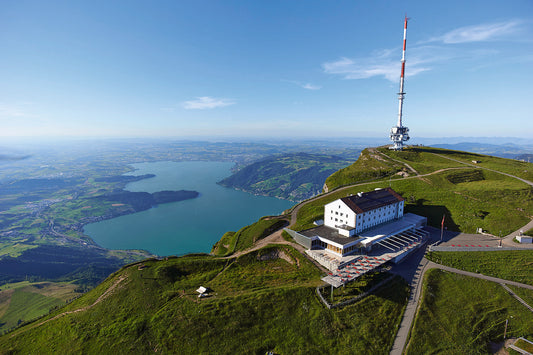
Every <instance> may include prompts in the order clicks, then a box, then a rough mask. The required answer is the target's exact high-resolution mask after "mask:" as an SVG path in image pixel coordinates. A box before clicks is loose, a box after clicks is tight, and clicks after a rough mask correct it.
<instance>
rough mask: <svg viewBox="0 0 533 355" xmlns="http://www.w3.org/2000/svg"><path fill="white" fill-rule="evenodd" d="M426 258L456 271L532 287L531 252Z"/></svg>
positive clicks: (438, 253) (446, 254)
mask: <svg viewBox="0 0 533 355" xmlns="http://www.w3.org/2000/svg"><path fill="white" fill-rule="evenodd" d="M427 258H428V259H429V260H432V261H435V262H437V263H439V264H442V265H447V266H451V267H454V268H456V269H461V270H466V271H470V272H475V273H480V274H483V275H488V276H493V277H498V278H501V279H504V280H511V281H516V282H521V283H525V284H529V285H533V250H513V251H503V250H502V251H498V252H490V251H480V252H475V253H474V252H459V251H456V252H442V251H433V252H430V253H428V255H427Z"/></svg>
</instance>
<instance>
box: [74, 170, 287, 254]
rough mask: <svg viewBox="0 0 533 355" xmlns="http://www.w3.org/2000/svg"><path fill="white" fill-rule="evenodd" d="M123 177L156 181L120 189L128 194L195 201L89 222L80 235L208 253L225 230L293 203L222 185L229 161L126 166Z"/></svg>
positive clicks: (110, 244) (121, 244)
mask: <svg viewBox="0 0 533 355" xmlns="http://www.w3.org/2000/svg"><path fill="white" fill-rule="evenodd" d="M132 166H133V167H134V168H135V169H136V170H135V171H134V172H132V173H129V174H128V175H144V174H155V175H156V177H154V178H150V179H144V180H141V181H137V182H134V183H130V184H128V185H126V190H129V191H145V192H157V191H164V190H194V191H198V192H199V193H200V196H199V197H198V198H195V199H192V200H185V201H179V202H173V203H168V204H162V205H159V206H157V207H154V208H152V209H150V210H147V211H143V212H138V213H134V214H130V215H126V216H121V217H117V218H113V219H108V220H105V221H102V222H98V223H91V224H88V225H86V226H85V227H84V231H85V234H87V235H89V236H90V237H91V238H92V239H93V240H94V241H95V242H96V243H98V244H99V245H101V246H102V247H104V248H108V249H144V250H148V251H150V252H152V253H154V254H157V255H160V256H166V255H183V254H186V253H196V252H204V253H208V252H209V251H210V250H211V247H212V246H213V244H214V243H216V242H217V241H218V240H219V239H220V237H222V235H223V234H224V233H225V232H227V231H237V230H239V229H240V228H242V227H244V226H246V225H248V224H251V223H253V222H255V221H257V220H258V219H259V218H260V217H262V216H266V215H277V214H280V213H281V212H282V211H284V210H286V209H287V208H290V207H291V206H293V205H294V204H295V203H294V202H291V201H286V200H280V199H277V198H272V197H264V196H255V195H252V194H249V193H246V192H242V191H238V190H234V189H230V188H226V187H222V186H219V185H217V184H216V182H217V181H220V180H222V179H223V178H225V177H227V176H229V175H231V170H230V169H231V167H232V166H233V163H230V162H155V163H139V164H133V165H132Z"/></svg>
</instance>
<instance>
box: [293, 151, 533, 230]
mask: <svg viewBox="0 0 533 355" xmlns="http://www.w3.org/2000/svg"><path fill="white" fill-rule="evenodd" d="M365 152H366V153H365ZM380 152H381V153H382V154H379V153H380ZM384 154H385V155H387V156H390V157H391V159H395V160H393V162H403V163H406V164H408V165H409V167H410V168H412V169H414V170H416V171H417V172H418V173H419V174H431V175H426V176H420V177H415V174H414V173H413V172H412V171H411V170H410V168H408V167H406V166H405V165H404V167H405V169H407V170H408V171H409V176H408V177H400V176H399V175H394V178H393V179H389V178H388V177H386V178H380V179H376V180H374V181H371V182H367V183H364V184H362V185H359V186H356V187H352V188H347V189H342V190H339V191H337V192H334V193H333V194H330V195H328V196H325V197H323V198H320V199H317V200H315V201H313V202H312V203H309V204H307V205H305V206H304V207H302V208H301V209H300V211H299V213H298V223H297V225H296V226H295V228H296V229H304V228H310V227H312V222H313V221H314V220H316V219H321V218H323V206H324V204H326V203H329V202H331V201H334V200H336V199H338V198H341V197H344V196H347V195H350V194H355V193H357V192H360V191H371V190H373V189H375V188H383V187H388V186H391V187H392V188H393V189H395V190H396V191H397V192H398V193H400V194H401V195H402V196H403V197H404V198H405V201H406V211H407V212H413V213H417V214H420V215H423V216H427V217H428V223H429V224H430V225H433V226H438V227H440V222H441V220H442V216H443V215H445V216H446V219H445V226H446V227H447V228H448V229H449V230H454V231H462V232H472V233H473V232H475V231H476V229H477V228H483V229H484V230H486V231H488V232H490V233H492V234H494V235H499V234H500V233H501V234H502V235H505V234H507V233H510V232H512V231H514V230H516V229H518V228H520V227H522V226H523V225H525V224H526V223H527V222H528V221H529V220H530V218H531V216H533V189H532V187H531V186H529V185H527V184H525V183H524V182H521V181H519V180H517V179H514V178H511V177H508V176H505V175H502V174H498V173H496V172H493V171H489V170H482V169H479V168H477V166H486V167H488V168H490V169H494V170H499V171H503V172H505V173H510V174H515V175H517V176H519V177H522V178H526V179H530V180H533V164H528V163H524V162H519V161H514V160H508V159H502V158H493V157H487V156H481V155H477V154H470V153H464V152H455V151H446V150H442V149H434V148H412V149H408V150H406V151H404V152H393V151H388V150H387V149H381V148H380V149H377V150H374V153H372V152H371V151H370V150H368V151H364V152H363V153H362V155H361V158H365V160H364V161H363V162H362V163H359V161H358V162H356V163H355V164H353V165H352V166H350V168H351V169H352V170H351V171H353V172H357V171H358V169H359V168H358V164H360V165H362V166H373V165H375V166H376V168H375V169H377V170H374V171H379V169H378V168H377V166H380V164H385V163H384V162H383V161H382V160H380V159H382V157H384ZM436 154H438V155H436ZM372 157H373V158H372ZM372 159H373V160H372ZM450 159H454V160H450ZM472 160H477V161H480V163H478V164H475V165H474V164H472ZM458 161H460V162H458ZM461 162H466V163H470V165H465V164H463V163H461ZM391 164H392V163H391ZM391 166H392V165H391ZM397 168H399V167H397ZM397 168H393V167H391V168H390V170H389V173H392V172H393V171H394V170H396V169H397ZM347 169H348V168H347ZM348 170H349V169H348ZM342 171H343V170H341V171H339V175H338V176H336V175H335V174H334V175H332V176H331V177H330V178H328V181H329V183H328V186H330V185H329V184H330V183H332V182H335V181H336V184H346V183H348V182H350V181H351V184H356V183H358V182H360V180H340V178H341V177H343V178H346V177H347V176H348V175H347V173H341V172H342ZM353 176H358V175H357V174H355V175H353ZM332 186H336V185H332ZM330 187H331V186H330Z"/></svg>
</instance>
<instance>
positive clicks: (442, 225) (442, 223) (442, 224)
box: [440, 214, 446, 228]
mask: <svg viewBox="0 0 533 355" xmlns="http://www.w3.org/2000/svg"><path fill="white" fill-rule="evenodd" d="M445 216H446V215H444V214H443V215H442V222H441V223H440V225H441V227H442V228H444V217H445Z"/></svg>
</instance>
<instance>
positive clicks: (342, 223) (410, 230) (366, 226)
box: [286, 187, 427, 261]
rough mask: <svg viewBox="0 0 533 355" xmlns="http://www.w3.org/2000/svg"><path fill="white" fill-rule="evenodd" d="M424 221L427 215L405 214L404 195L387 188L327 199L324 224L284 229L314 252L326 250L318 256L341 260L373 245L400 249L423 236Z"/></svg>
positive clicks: (425, 221)
mask: <svg viewBox="0 0 533 355" xmlns="http://www.w3.org/2000/svg"><path fill="white" fill-rule="evenodd" d="M426 223H427V219H426V217H422V216H417V215H415V214H412V213H407V214H405V215H404V199H403V197H402V196H400V195H399V194H398V193H397V192H396V191H394V190H393V189H391V188H390V187H389V188H385V189H376V190H374V191H370V192H366V193H358V194H357V195H351V196H347V197H343V198H340V199H338V200H335V201H333V202H330V203H328V204H326V205H325V206H324V223H323V225H319V226H318V227H314V228H311V229H306V230H303V231H299V232H296V231H293V230H290V229H286V231H287V232H288V233H289V234H290V235H291V236H292V237H293V238H294V239H295V240H296V242H298V243H299V244H301V245H303V246H304V247H306V248H307V249H308V250H309V251H312V252H313V253H312V254H313V255H314V254H316V255H319V254H320V252H326V254H320V255H326V258H327V255H330V256H331V257H334V258H338V259H339V260H340V261H342V260H344V257H346V256H349V255H352V254H360V253H369V252H370V251H371V250H372V247H373V246H379V247H381V248H383V249H385V250H387V251H393V252H397V251H400V250H402V249H403V248H404V247H405V246H408V245H409V244H410V243H412V242H413V241H415V240H417V241H418V240H420V238H422V237H423V236H424V235H426V232H424V231H422V228H423V227H424V226H425V225H426ZM317 253H318V254H317ZM310 255H311V254H310ZM313 255H312V256H313ZM313 257H315V256H313Z"/></svg>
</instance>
